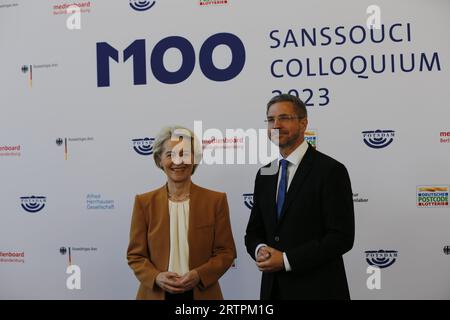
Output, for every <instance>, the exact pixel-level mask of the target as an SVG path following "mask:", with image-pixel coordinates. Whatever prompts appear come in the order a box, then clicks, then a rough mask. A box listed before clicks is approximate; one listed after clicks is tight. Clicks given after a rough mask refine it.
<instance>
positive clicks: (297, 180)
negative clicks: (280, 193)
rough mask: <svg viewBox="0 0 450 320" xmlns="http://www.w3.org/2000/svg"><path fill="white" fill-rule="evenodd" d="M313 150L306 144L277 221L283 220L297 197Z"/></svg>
mask: <svg viewBox="0 0 450 320" xmlns="http://www.w3.org/2000/svg"><path fill="white" fill-rule="evenodd" d="M315 152H316V150H314V148H313V147H311V146H308V149H307V150H306V153H305V155H304V156H303V159H302V161H301V162H300V164H299V166H298V168H297V171H296V172H295V175H294V178H293V179H292V182H291V185H290V186H289V190H288V192H287V196H286V200H285V201H286V202H285V204H284V206H283V210H282V213H281V219H280V220H279V221H278V223H281V222H282V221H283V218H284V216H285V214H286V212H287V210H288V209H289V206H290V205H291V204H292V202H293V201H294V199H295V198H296V197H297V195H298V193H299V191H300V189H301V187H302V185H303V183H304V182H305V179H306V177H307V176H308V174H309V172H310V171H311V169H312V167H313V163H314V157H315Z"/></svg>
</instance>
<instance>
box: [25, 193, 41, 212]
mask: <svg viewBox="0 0 450 320" xmlns="http://www.w3.org/2000/svg"><path fill="white" fill-rule="evenodd" d="M20 201H21V202H22V208H23V209H24V210H25V211H28V212H31V213H36V212H39V211H41V210H42V209H44V207H45V202H46V201H47V198H46V197H35V196H31V197H20Z"/></svg>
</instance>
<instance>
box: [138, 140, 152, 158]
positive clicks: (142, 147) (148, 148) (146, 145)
mask: <svg viewBox="0 0 450 320" xmlns="http://www.w3.org/2000/svg"><path fill="white" fill-rule="evenodd" d="M153 142H155V138H144V139H133V149H134V151H136V152H137V153H139V154H140V155H143V156H149V155H151V154H153Z"/></svg>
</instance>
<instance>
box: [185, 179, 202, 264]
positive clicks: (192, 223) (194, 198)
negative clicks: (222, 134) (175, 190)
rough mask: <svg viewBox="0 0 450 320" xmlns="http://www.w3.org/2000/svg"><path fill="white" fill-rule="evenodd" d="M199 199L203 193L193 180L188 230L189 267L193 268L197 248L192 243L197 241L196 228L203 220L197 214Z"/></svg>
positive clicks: (190, 193) (190, 192)
mask: <svg viewBox="0 0 450 320" xmlns="http://www.w3.org/2000/svg"><path fill="white" fill-rule="evenodd" d="M199 201H201V194H200V190H199V187H198V186H197V185H196V184H194V183H192V182H191V188H190V191H189V226H188V228H189V230H188V242H189V269H193V268H194V266H193V263H194V261H195V257H194V255H195V248H192V245H191V244H194V243H195V229H196V226H198V225H199V223H200V222H201V221H199V219H201V215H198V214H196V213H197V212H198V210H197V209H196V207H197V206H198V203H199Z"/></svg>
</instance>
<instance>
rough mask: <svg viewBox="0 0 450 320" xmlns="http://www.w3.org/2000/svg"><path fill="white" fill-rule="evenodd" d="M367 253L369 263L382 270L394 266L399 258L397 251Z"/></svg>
mask: <svg viewBox="0 0 450 320" xmlns="http://www.w3.org/2000/svg"><path fill="white" fill-rule="evenodd" d="M365 253H366V261H367V263H368V264H369V265H371V266H375V267H378V268H380V269H383V268H387V267H390V266H392V265H393V264H394V262H395V261H396V260H397V257H398V251H395V250H378V251H373V250H371V251H366V252H365Z"/></svg>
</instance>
